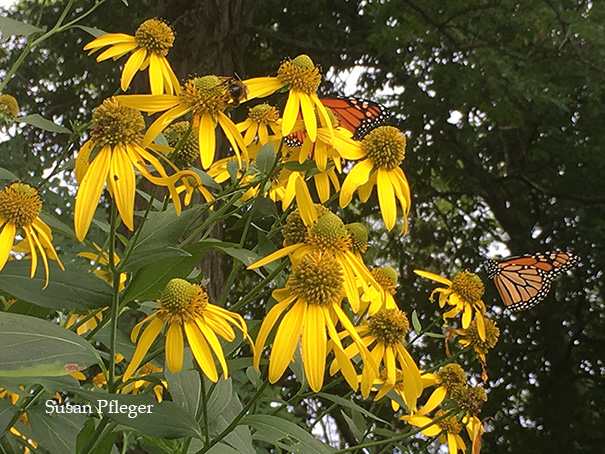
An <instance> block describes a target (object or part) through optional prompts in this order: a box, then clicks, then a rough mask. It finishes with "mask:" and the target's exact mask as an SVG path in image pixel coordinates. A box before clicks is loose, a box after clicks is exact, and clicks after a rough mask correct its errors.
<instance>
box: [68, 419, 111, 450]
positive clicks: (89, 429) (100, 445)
mask: <svg viewBox="0 0 605 454" xmlns="http://www.w3.org/2000/svg"><path fill="white" fill-rule="evenodd" d="M98 421H99V420H98V419H92V418H91V419H88V420H86V422H85V423H84V428H83V429H82V430H81V431H80V433H79V434H78V436H77V441H76V444H77V447H76V449H77V451H76V452H81V451H82V449H83V448H84V446H86V443H88V441H89V440H90V438H91V436H92V435H93V434H94V430H95V427H96V424H95V423H98ZM117 436H118V434H117V432H109V433H106V434H105V436H104V437H103V439H102V440H100V441H99V440H95V441H96V443H97V444H96V448H95V449H93V450H92V451H91V454H109V453H110V452H111V448H112V446H113V444H114V442H115V440H116V437H117Z"/></svg>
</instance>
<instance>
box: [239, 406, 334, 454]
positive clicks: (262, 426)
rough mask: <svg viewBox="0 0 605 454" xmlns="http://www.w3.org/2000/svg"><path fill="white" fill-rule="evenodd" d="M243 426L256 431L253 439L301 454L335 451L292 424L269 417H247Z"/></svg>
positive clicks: (321, 453)
mask: <svg viewBox="0 0 605 454" xmlns="http://www.w3.org/2000/svg"><path fill="white" fill-rule="evenodd" d="M242 423H243V424H247V425H249V426H250V427H253V428H254V429H256V432H255V433H254V434H253V438H254V439H256V440H262V441H265V442H267V443H270V444H272V445H275V446H278V447H280V448H282V449H285V450H286V451H288V452H295V453H301V454H330V453H333V452H335V451H336V450H335V449H334V448H332V447H331V446H329V445H327V444H324V443H322V442H321V441H319V440H317V439H316V438H315V437H313V435H311V434H310V433H309V432H307V431H306V430H304V429H303V428H301V427H299V426H297V425H296V424H294V423H293V422H290V421H288V420H285V419H282V418H278V417H277V416H271V415H247V416H245V417H244V418H243V419H242Z"/></svg>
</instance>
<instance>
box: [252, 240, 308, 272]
mask: <svg viewBox="0 0 605 454" xmlns="http://www.w3.org/2000/svg"><path fill="white" fill-rule="evenodd" d="M300 247H302V244H300V243H297V244H291V245H290V246H286V247H284V248H281V249H278V250H277V251H275V252H273V253H272V254H269V255H268V256H266V257H265V258H263V259H260V260H258V261H256V262H254V263H252V264H251V265H248V268H247V269H249V270H253V269H255V268H260V267H261V266H265V265H266V264H268V263H271V262H274V261H275V260H277V259H281V258H282V257H285V256H286V255H290V254H291V253H293V252H294V251H295V250H296V249H298V248H300Z"/></svg>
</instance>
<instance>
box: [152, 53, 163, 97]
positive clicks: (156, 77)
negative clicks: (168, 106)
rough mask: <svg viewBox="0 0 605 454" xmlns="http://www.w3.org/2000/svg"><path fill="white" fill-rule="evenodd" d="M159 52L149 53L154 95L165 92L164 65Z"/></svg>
mask: <svg viewBox="0 0 605 454" xmlns="http://www.w3.org/2000/svg"><path fill="white" fill-rule="evenodd" d="M160 58H161V57H159V56H158V55H157V54H155V53H153V52H152V53H151V54H150V55H149V87H150V89H151V93H152V94H154V95H162V94H164V72H163V70H164V65H162V62H161V61H160Z"/></svg>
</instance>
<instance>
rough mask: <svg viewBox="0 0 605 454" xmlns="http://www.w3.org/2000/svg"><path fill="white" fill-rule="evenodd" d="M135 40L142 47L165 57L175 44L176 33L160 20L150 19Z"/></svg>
mask: <svg viewBox="0 0 605 454" xmlns="http://www.w3.org/2000/svg"><path fill="white" fill-rule="evenodd" d="M134 39H135V40H136V42H137V44H138V45H139V46H140V47H142V48H144V49H146V50H147V51H149V52H151V53H154V54H157V55H160V56H162V57H165V56H166V55H167V54H168V50H170V48H171V47H172V45H173V44H174V31H173V30H172V27H170V25H168V24H166V23H165V22H163V21H161V20H159V19H149V20H146V21H145V22H143V23H142V24H141V25H140V26H139V28H138V29H137V31H136V33H135V34H134Z"/></svg>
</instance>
